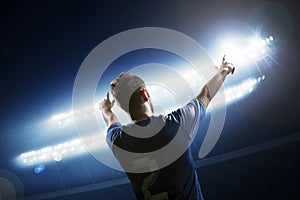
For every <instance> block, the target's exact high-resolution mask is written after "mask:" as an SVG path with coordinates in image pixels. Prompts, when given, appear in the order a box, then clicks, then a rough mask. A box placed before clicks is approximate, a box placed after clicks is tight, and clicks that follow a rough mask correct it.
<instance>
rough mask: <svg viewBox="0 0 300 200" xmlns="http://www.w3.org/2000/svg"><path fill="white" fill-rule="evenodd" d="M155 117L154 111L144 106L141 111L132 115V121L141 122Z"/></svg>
mask: <svg viewBox="0 0 300 200" xmlns="http://www.w3.org/2000/svg"><path fill="white" fill-rule="evenodd" d="M152 115H153V113H152V110H151V108H150V107H147V106H142V107H141V108H140V109H139V110H137V111H136V112H133V113H131V114H130V117H131V120H132V121H140V120H143V119H145V118H148V117H151V116H152Z"/></svg>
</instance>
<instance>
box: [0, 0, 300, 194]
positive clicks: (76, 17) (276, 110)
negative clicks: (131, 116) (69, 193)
mask: <svg viewBox="0 0 300 200" xmlns="http://www.w3.org/2000/svg"><path fill="white" fill-rule="evenodd" d="M261 2H263V1H261V0H247V1H238V0H229V1H217V0H210V1H196V0H187V1H183V0H179V1H171V0H170V1H29V2H26V3H24V2H13V1H9V2H6V3H3V2H2V3H1V7H0V9H1V11H0V27H1V32H0V35H1V38H0V44H1V79H0V88H1V114H0V145H1V147H0V155H1V162H0V169H5V170H8V171H12V172H13V173H15V174H17V175H20V176H21V174H22V173H23V172H22V171H18V170H19V168H18V167H16V166H14V163H13V162H12V159H13V158H14V157H15V156H17V155H18V154H19V153H21V152H22V151H23V150H25V149H30V146H29V147H28V146H26V145H28V144H31V142H30V141H32V140H34V138H35V137H36V136H35V135H33V134H30V130H31V127H34V126H35V125H36V124H37V123H39V122H41V121H43V120H44V119H47V118H49V117H50V116H52V115H53V114H56V113H58V112H61V111H67V110H68V109H70V108H71V103H72V89H73V83H74V80H75V78H76V74H77V71H78V70H79V68H80V66H81V64H82V62H83V60H84V59H85V57H86V56H87V55H88V54H89V52H90V51H91V50H92V49H93V48H95V47H96V46H97V45H98V44H99V43H101V42H102V41H104V40H105V39H107V38H109V37H111V36H113V35H115V34H117V33H120V32H122V31H126V30H128V29H133V28H138V27H164V28H169V29H174V30H177V31H179V32H182V33H184V34H186V35H188V36H190V37H192V38H193V39H195V40H196V41H198V42H199V43H200V44H202V45H203V46H204V48H207V50H208V51H211V49H210V46H209V43H210V42H212V41H213V39H214V38H213V36H211V37H210V35H209V30H212V29H218V26H219V25H220V31H222V29H221V27H222V25H224V24H231V25H232V26H234V24H236V23H241V24H245V25H247V26H248V27H251V28H253V30H256V29H257V28H259V30H261V32H262V33H264V34H266V35H267V34H270V35H273V36H274V38H275V39H276V52H275V53H274V54H273V55H272V62H270V63H268V67H265V68H262V71H263V73H264V74H265V75H266V77H267V78H266V80H265V81H264V83H263V85H262V86H261V87H259V88H258V89H257V91H256V93H255V94H253V96H251V97H249V98H247V99H245V100H242V101H240V102H238V103H235V104H233V105H231V106H229V107H228V108H227V115H228V116H230V117H229V118H227V121H226V127H225V130H224V131H225V132H228V133H229V134H228V137H226V136H222V138H221V139H222V141H223V144H224V146H225V147H224V149H225V150H224V151H226V150H227V151H230V150H233V149H237V148H239V147H243V146H244V145H252V144H255V143H259V142H264V141H268V140H271V139H274V138H280V137H283V136H286V135H289V134H293V133H297V132H299V129H300V104H299V102H300V101H299V99H300V89H299V84H300V79H299V75H300V66H299V63H300V57H299V55H300V28H299V27H300V26H299V25H300V20H299V19H300V16H299V6H297V5H296V4H297V3H296V1H295V2H292V1H287V0H282V1H273V3H275V4H278V5H281V7H280V8H281V10H276V9H274V10H272V9H269V8H268V9H267V10H266V11H265V12H258V11H256V10H255V9H254V8H257V7H258V5H260V4H259V3H261ZM277 11H282V12H277ZM290 19H292V20H290ZM175 42H176V41H175ZM145 58H146V60H147V58H148V57H147V56H145ZM139 59H142V58H139ZM150 60H151V59H150ZM156 61H159V60H157V59H156ZM128 63H130V62H128ZM131 64H132V65H134V62H133V61H132V62H131ZM115 67H118V66H115ZM119 70H121V69H118V70H116V73H117V72H118V71H119ZM237 70H238V68H237ZM200 87H201V86H199V89H200ZM245 129H247V130H245ZM243 131H246V132H247V133H249V134H253V132H255V133H254V134H253V135H252V136H253V137H252V136H250V135H247V136H246V137H243V136H241V135H240V133H241V132H243ZM38 138H39V137H38ZM232 139H240V140H241V141H242V142H240V143H237V144H234V142H233V140H232ZM45 140H46V139H45ZM249 141H250V142H249ZM298 144H299V143H298ZM297 150H298V151H299V146H298V147H297ZM215 152H216V154H217V152H219V150H215ZM213 154H214V152H213ZM290 159H299V158H290ZM74 181H77V180H76V179H75V180H74ZM84 183H85V182H84V181H83V184H84ZM70 185H72V184H70ZM27 187H28V188H27ZM26 188H27V189H28V191H30V192H26ZM26 188H25V194H33V193H38V192H39V189H38V187H37V186H36V185H35V186H34V187H33V188H34V189H32V188H31V186H26ZM57 189H59V187H57ZM42 191H47V189H43V190H42ZM42 191H40V192H42Z"/></svg>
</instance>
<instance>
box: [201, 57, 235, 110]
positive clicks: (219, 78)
mask: <svg viewBox="0 0 300 200" xmlns="http://www.w3.org/2000/svg"><path fill="white" fill-rule="evenodd" d="M225 57H226V56H225V55H224V57H223V59H222V64H221V66H220V67H219V68H218V70H217V73H216V74H215V75H214V76H213V77H212V78H211V79H210V80H209V81H208V82H207V83H206V84H205V85H204V86H203V88H202V90H201V91H200V93H199V94H198V95H197V96H196V98H197V99H200V100H201V101H202V102H203V104H204V105H205V107H206V108H207V107H208V105H209V103H210V101H211V100H212V98H213V97H214V96H215V95H216V93H217V92H218V90H219V89H220V87H221V86H222V84H223V82H224V80H225V78H226V76H227V75H228V74H229V73H232V74H233V73H234V70H235V68H234V67H233V65H232V63H229V62H227V61H226V60H225Z"/></svg>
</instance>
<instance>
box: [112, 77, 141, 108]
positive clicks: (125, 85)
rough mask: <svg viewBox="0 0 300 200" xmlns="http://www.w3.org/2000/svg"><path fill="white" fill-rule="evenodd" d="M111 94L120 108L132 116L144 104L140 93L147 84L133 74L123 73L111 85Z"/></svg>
mask: <svg viewBox="0 0 300 200" xmlns="http://www.w3.org/2000/svg"><path fill="white" fill-rule="evenodd" d="M110 87H111V93H112V95H113V97H114V98H115V100H116V101H117V102H118V104H119V106H120V107H121V108H122V109H123V110H125V111H126V112H127V113H129V114H132V113H133V112H135V111H136V110H137V109H139V107H140V106H141V104H142V100H141V95H140V91H141V90H142V88H144V87H145V82H144V81H143V80H142V79H141V78H140V77H138V76H136V75H134V74H131V73H122V74H120V75H119V76H118V77H117V78H115V79H114V80H113V81H112V82H111V84H110Z"/></svg>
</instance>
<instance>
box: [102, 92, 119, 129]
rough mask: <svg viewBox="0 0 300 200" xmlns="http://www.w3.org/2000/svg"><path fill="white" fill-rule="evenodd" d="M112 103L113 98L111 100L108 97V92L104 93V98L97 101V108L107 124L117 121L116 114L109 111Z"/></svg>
mask: <svg viewBox="0 0 300 200" xmlns="http://www.w3.org/2000/svg"><path fill="white" fill-rule="evenodd" d="M114 103H115V100H113V101H112V102H111V101H110V99H109V92H107V93H106V99H104V100H103V101H101V102H100V103H99V109H100V110H101V111H102V116H103V119H104V121H105V122H106V124H107V126H110V125H112V124H113V123H116V122H118V119H117V117H116V115H115V114H114V113H113V112H112V111H111V108H112V107H113V106H114Z"/></svg>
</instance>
